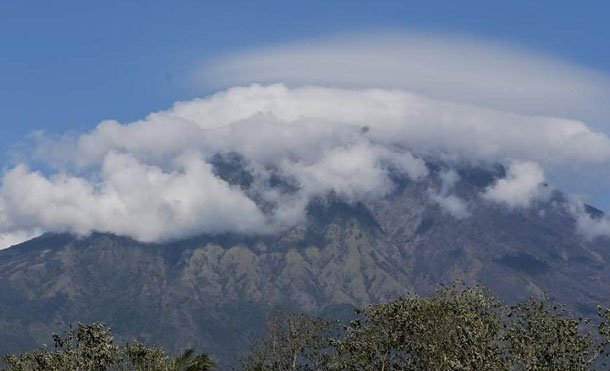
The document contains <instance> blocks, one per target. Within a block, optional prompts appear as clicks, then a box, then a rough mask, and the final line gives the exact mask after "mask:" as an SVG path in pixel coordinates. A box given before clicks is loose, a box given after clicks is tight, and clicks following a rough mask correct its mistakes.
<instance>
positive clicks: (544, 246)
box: [0, 157, 610, 361]
mask: <svg viewBox="0 0 610 371" xmlns="http://www.w3.org/2000/svg"><path fill="white" fill-rule="evenodd" d="M213 160H214V161H216V163H217V165H218V164H220V165H218V168H219V169H224V170H223V171H224V173H222V172H221V171H220V170H219V172H218V173H219V174H221V173H222V174H221V175H222V176H224V177H226V179H228V180H229V181H231V182H233V183H234V184H241V183H243V182H247V181H248V179H249V177H248V174H247V173H244V172H243V168H242V167H240V166H234V165H235V164H236V163H237V164H238V165H239V159H229V161H230V162H229V165H231V166H228V165H226V164H225V165H226V166H225V165H223V161H225V160H226V159H223V158H220V157H218V158H215V159H213ZM429 168H430V169H431V174H430V176H429V177H427V178H426V179H424V180H421V181H417V182H413V181H410V180H408V179H407V178H404V177H401V176H399V175H396V176H395V177H394V182H395V185H396V187H395V190H394V192H393V193H392V194H390V195H388V196H387V197H385V198H384V199H377V200H371V201H366V202H354V203H350V202H346V201H344V200H342V199H340V198H339V197H337V196H336V195H332V194H330V195H327V196H326V197H322V198H319V199H316V200H314V201H312V202H311V203H310V205H309V206H308V210H307V223H305V224H304V225H302V226H298V227H294V228H292V229H290V230H286V231H284V232H281V233H277V234H274V235H265V236H240V235H231V234H226V235H215V236H206V235H202V236H197V237H193V238H189V239H186V240H182V241H176V242H172V243H166V244H151V243H141V242H137V241H134V240H132V239H130V238H126V237H119V236H114V235H109V234H93V235H91V236H89V237H76V236H72V235H70V234H45V235H43V236H41V237H38V238H35V239H33V240H31V241H28V242H25V243H23V244H21V245H18V246H14V247H12V248H9V249H6V250H2V251H0V335H2V336H0V353H2V354H3V353H7V352H15V351H21V350H24V349H28V348H32V347H35V346H37V345H38V344H40V343H43V342H44V343H47V344H49V343H51V338H50V335H49V334H50V333H51V332H53V331H57V330H59V329H62V328H64V327H65V324H66V323H68V322H74V321H82V322H93V321H103V322H106V323H107V324H109V325H110V326H111V327H112V329H113V332H114V333H115V335H116V336H117V338H118V340H121V341H123V340H129V339H131V338H133V337H137V338H138V339H140V340H143V341H145V342H147V343H150V344H162V345H164V346H166V347H167V348H168V349H169V350H170V351H177V350H178V349H182V348H184V347H194V348H197V349H200V350H204V351H206V352H209V353H210V354H212V355H213V356H215V357H217V358H218V359H221V360H225V361H230V360H231V359H232V357H234V356H235V355H236V349H238V348H239V347H241V346H243V345H244V344H245V343H246V342H247V340H248V337H249V336H250V335H251V334H254V333H255V332H256V330H257V329H258V328H259V327H260V325H261V323H262V318H263V317H264V315H265V313H267V312H268V311H269V310H270V309H271V308H274V307H278V306H279V307H288V308H292V309H296V310H301V311H307V312H312V313H317V314H322V315H329V316H334V317H337V316H343V315H345V314H346V313H349V312H350V311H351V310H352V309H353V308H354V307H360V306H365V305H367V304H369V303H375V302H379V301H383V300H388V299H391V298H394V297H396V296H399V295H403V294H405V293H407V292H418V293H429V292H430V291H431V290H433V289H434V288H435V287H436V286H437V285H438V284H439V283H449V282H451V281H453V280H455V279H462V280H464V281H465V282H466V283H469V284H474V283H484V284H486V285H488V286H489V287H490V288H491V289H492V290H493V291H494V292H496V293H498V294H499V295H500V296H501V297H502V298H503V299H505V300H508V301H514V300H519V299H524V298H526V297H528V296H532V295H533V296H536V297H540V296H542V295H544V294H545V293H548V294H549V295H550V296H551V298H554V299H557V300H558V301H560V302H564V303H566V304H568V306H569V307H571V308H573V309H574V310H576V311H578V312H579V313H583V314H585V315H592V314H593V312H594V309H595V307H596V305H598V304H606V305H608V304H610V303H608V298H610V285H609V284H608V283H609V282H610V265H609V264H608V262H610V241H609V240H607V239H606V240H604V239H599V238H598V239H596V240H594V241H590V242H587V241H585V240H584V239H583V238H582V237H580V236H579V235H578V234H577V233H576V225H575V221H574V219H573V217H572V216H571V214H570V213H569V212H568V211H566V210H565V208H564V207H562V206H561V205H562V202H563V196H562V194H561V193H559V192H554V194H553V196H552V197H551V199H550V200H549V201H544V202H536V203H534V204H533V205H532V206H531V207H529V208H515V209H509V208H506V207H504V206H501V205H497V204H493V203H490V202H487V201H484V200H482V199H481V197H480V196H479V195H480V192H481V191H482V190H484V189H485V187H487V186H488V185H490V184H492V182H494V180H495V179H497V178H499V177H502V176H503V175H504V169H503V168H502V167H500V166H498V167H494V168H489V169H483V168H479V167H475V166H471V167H468V166H464V167H462V168H459V169H458V173H459V176H460V177H459V179H460V180H459V181H458V182H457V183H456V184H455V188H454V190H453V192H454V193H455V194H457V195H458V196H459V197H461V198H462V199H464V200H466V201H467V202H468V204H469V212H470V214H471V215H470V216H469V217H466V218H455V217H453V216H451V215H448V214H447V213H446V212H445V211H444V210H443V209H442V208H440V207H439V206H438V204H436V203H434V202H431V200H430V190H431V189H439V188H440V187H441V183H442V181H441V178H440V173H441V170H442V165H439V164H437V165H435V164H434V163H430V164H429ZM277 183H278V186H281V187H285V188H286V189H289V188H290V184H288V183H286V182H282V181H281V180H278V182H277ZM590 212H591V213H599V211H597V210H595V209H593V208H590Z"/></svg>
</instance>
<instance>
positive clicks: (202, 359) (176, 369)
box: [171, 349, 215, 371]
mask: <svg viewBox="0 0 610 371" xmlns="http://www.w3.org/2000/svg"><path fill="white" fill-rule="evenodd" d="M214 366H215V365H214V362H213V361H212V359H211V358H210V357H208V356H207V355H206V354H203V353H202V354H197V353H195V351H194V350H193V349H187V350H185V351H184V352H182V354H180V355H179V356H177V357H175V358H174V359H173V361H172V362H171V370H172V371H207V370H211V369H213V368H214Z"/></svg>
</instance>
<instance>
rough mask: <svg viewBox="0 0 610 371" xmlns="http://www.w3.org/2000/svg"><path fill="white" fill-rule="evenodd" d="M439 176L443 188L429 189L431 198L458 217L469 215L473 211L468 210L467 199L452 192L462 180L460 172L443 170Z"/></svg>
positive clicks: (462, 217)
mask: <svg viewBox="0 0 610 371" xmlns="http://www.w3.org/2000/svg"><path fill="white" fill-rule="evenodd" d="M439 178H440V180H441V188H440V190H439V191H438V192H437V191H434V190H432V189H429V190H428V196H429V197H430V200H431V201H432V202H434V203H436V204H437V205H438V206H440V207H441V210H443V211H444V212H446V213H447V214H449V215H451V216H453V217H454V218H456V219H464V218H467V217H469V216H470V215H471V213H470V211H469V210H468V203H467V202H466V200H464V199H462V198H460V197H458V196H457V195H455V194H451V191H452V190H453V188H454V187H455V185H456V183H457V182H458V181H459V180H460V176H459V175H458V173H457V172H456V171H455V170H453V169H449V170H443V171H441V172H440V173H439Z"/></svg>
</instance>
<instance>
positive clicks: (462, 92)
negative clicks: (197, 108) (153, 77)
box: [199, 31, 610, 122]
mask: <svg viewBox="0 0 610 371" xmlns="http://www.w3.org/2000/svg"><path fill="white" fill-rule="evenodd" d="M199 74H200V75H199V76H200V78H202V79H203V82H204V83H205V84H206V85H207V86H215V87H217V88H225V87H228V86H234V85H241V84H250V83H252V82H259V83H275V82H284V83H287V84H290V85H310V84H313V85H324V86H338V87H349V88H363V87H364V88H368V87H378V88H400V89H407V90H410V91H415V92H418V93H422V94H425V95H428V96H431V97H434V98H439V99H444V100H450V101H454V102H462V103H470V104H475V105H478V106H486V107H490V108H496V109H500V110H504V111H511V112H519V113H524V114H541V115H553V116H566V117H579V118H581V119H587V120H594V121H597V122H602V121H605V118H606V117H607V116H608V114H609V113H610V110H609V109H608V108H607V104H606V102H607V101H608V98H610V79H609V78H608V77H607V76H605V75H603V74H601V73H598V72H595V71H593V70H590V69H587V68H583V67H578V66H574V65H571V64H569V63H566V62H563V61H560V60H557V59H554V58H551V57H547V56H544V55H541V54H538V53H534V52H532V51H530V50H524V49H519V48H516V47H514V46H510V45H503V44H499V43H492V42H489V41H485V40H480V39H474V38H468V37H458V36H455V35H447V34H440V33H437V34H422V33H417V32H396V31H395V32H392V31H387V32H368V33H366V34H358V33H355V34H346V35H337V36H335V37H330V38H328V37H327V38H321V39H310V40H303V41H296V42H290V43H286V44H283V45H276V46H273V47H266V48H258V49H254V50H250V51H246V52H240V53H234V54H231V55H227V56H224V57H222V58H219V59H217V60H213V61H208V63H206V64H205V65H204V66H203V68H202V69H201V70H200V71H199Z"/></svg>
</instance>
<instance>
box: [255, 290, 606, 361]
mask: <svg viewBox="0 0 610 371" xmlns="http://www.w3.org/2000/svg"><path fill="white" fill-rule="evenodd" d="M598 314H599V317H600V318H599V320H598V321H597V322H596V323H597V325H595V324H594V322H593V321H592V320H589V319H585V318H580V317H575V316H574V315H573V314H572V313H571V312H569V311H568V310H567V309H565V308H564V307H563V306H561V305H559V304H556V303H553V302H549V301H547V300H534V299H530V300H528V301H526V302H524V303H521V304H518V305H514V306H508V305H506V304H505V303H503V302H501V301H500V300H499V299H497V298H496V297H494V296H493V295H491V294H490V293H489V291H488V290H487V289H485V288H484V287H481V286H475V287H472V288H466V287H463V286H460V285H458V284H455V285H453V286H451V287H441V288H440V289H438V290H437V291H436V292H435V293H434V294H433V295H431V296H427V297H423V296H418V295H409V296H405V297H401V298H398V299H396V300H393V301H390V302H387V303H381V304H375V305H371V306H369V307H368V308H366V309H364V310H359V311H357V315H358V317H357V318H356V319H355V320H353V321H351V322H350V323H349V324H347V325H346V326H344V327H343V329H342V331H339V332H337V331H334V332H333V331H332V326H329V324H328V322H324V321H321V320H319V319H315V318H312V317H309V316H299V315H295V314H276V315H274V316H272V317H271V318H270V320H269V321H268V322H267V331H266V333H265V334H264V336H263V337H262V338H261V340H259V342H257V343H256V346H255V347H254V348H253V350H252V352H251V353H250V356H249V357H248V362H246V364H245V366H244V370H249V371H251V370H272V371H273V370H329V371H350V370H363V371H368V370H370V371H373V370H375V371H390V370H439V371H441V370H442V371H452V370H494V371H495V370H500V371H501V370H506V371H520V370H539V371H547V370H548V371H550V370H554V371H568V370H569V371H572V370H574V371H579V370H594V369H597V368H599V369H603V370H607V369H608V367H607V366H606V365H605V363H604V360H605V359H606V358H607V357H608V345H609V344H610V309H604V308H601V307H600V308H599V309H598Z"/></svg>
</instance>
